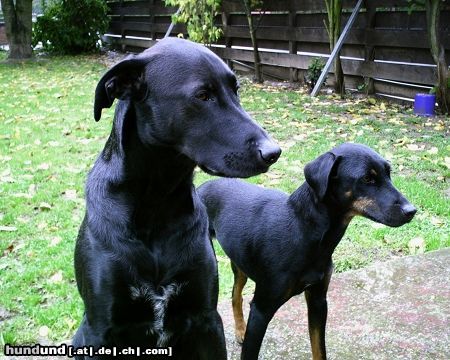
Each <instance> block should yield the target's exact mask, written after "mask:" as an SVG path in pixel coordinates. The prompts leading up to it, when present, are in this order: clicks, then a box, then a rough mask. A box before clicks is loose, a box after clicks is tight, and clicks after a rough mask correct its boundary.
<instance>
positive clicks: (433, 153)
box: [427, 146, 439, 155]
mask: <svg viewBox="0 0 450 360" xmlns="http://www.w3.org/2000/svg"><path fill="white" fill-rule="evenodd" d="M427 152H428V154H431V155H436V154H437V153H438V152H439V150H438V148H437V147H436V146H433V147H432V148H431V149H428V151H427Z"/></svg>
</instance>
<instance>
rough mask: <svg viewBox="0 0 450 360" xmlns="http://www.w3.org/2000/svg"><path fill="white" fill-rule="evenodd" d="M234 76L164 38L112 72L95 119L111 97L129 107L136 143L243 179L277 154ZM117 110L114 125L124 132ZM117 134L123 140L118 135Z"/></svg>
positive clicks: (192, 47) (212, 59) (202, 51)
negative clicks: (166, 149) (175, 153)
mask: <svg viewBox="0 0 450 360" xmlns="http://www.w3.org/2000/svg"><path fill="white" fill-rule="evenodd" d="M238 87H239V85H238V82H237V80H236V77H235V75H234V74H233V72H232V71H231V70H230V69H229V68H228V67H227V66H226V65H225V63H224V62H223V61H222V60H221V59H220V58H219V57H217V56H216V55H215V54H214V53H213V52H211V51H210V50H208V49H206V48H205V47H203V46H201V45H198V44H195V43H192V42H190V41H187V40H182V39H176V38H168V39H164V40H162V41H160V42H159V43H158V44H156V45H155V46H153V47H152V48H150V49H148V50H146V51H144V52H143V53H141V54H139V55H137V56H133V57H130V58H127V59H125V60H123V61H122V62H120V63H118V64H117V65H115V66H114V67H113V68H112V69H110V70H109V71H108V72H107V73H106V74H105V75H104V76H103V78H102V79H101V80H100V82H99V83H98V85H97V89H96V92H95V105H94V116H95V119H96V120H97V121H98V120H99V119H100V117H101V112H102V109H103V108H108V107H111V105H112V104H113V102H114V99H115V98H118V99H120V100H124V101H128V102H129V104H130V106H132V107H133V111H134V114H135V116H134V117H131V119H132V120H130V119H128V118H127V120H126V121H136V126H135V128H136V129H137V133H138V136H139V139H140V141H141V142H142V143H143V144H144V145H148V146H152V145H154V146H170V147H173V148H175V149H176V150H178V151H179V152H180V153H182V154H184V155H186V156H187V157H189V158H190V159H192V160H193V161H194V162H196V163H197V164H198V165H199V166H200V167H201V168H202V169H203V170H204V171H206V172H208V173H210V174H213V175H221V176H229V177H248V176H253V175H256V174H259V173H261V172H265V171H267V170H268V168H269V166H270V165H272V164H273V163H274V162H276V161H277V159H278V157H279V155H280V153H281V150H280V148H279V146H278V145H276V144H275V143H274V142H273V140H271V139H270V137H269V136H268V135H267V133H266V132H265V131H264V130H263V129H262V128H261V127H260V126H259V125H257V124H256V123H255V122H254V121H253V120H252V119H251V118H250V116H249V115H248V114H247V113H246V112H245V111H244V110H243V109H242V107H241V106H240V103H239V97H238ZM121 116H122V117H123V116H124V115H123V114H122V113H121V112H119V111H118V112H116V120H115V121H116V124H115V126H116V127H123V126H124V125H123V124H119V125H118V124H117V122H123V119H121V118H120V117H121ZM120 136H122V137H123V136H126V134H121V135H120Z"/></svg>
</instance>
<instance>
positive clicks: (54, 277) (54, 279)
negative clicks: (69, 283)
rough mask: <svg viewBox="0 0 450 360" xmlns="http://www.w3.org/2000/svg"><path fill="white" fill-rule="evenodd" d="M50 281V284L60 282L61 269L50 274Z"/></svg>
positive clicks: (61, 276)
mask: <svg viewBox="0 0 450 360" xmlns="http://www.w3.org/2000/svg"><path fill="white" fill-rule="evenodd" d="M49 281H50V283H52V284H56V283H60V282H62V281H63V274H62V271H61V270H59V271H57V272H56V273H54V274H53V275H52V276H50V279H49Z"/></svg>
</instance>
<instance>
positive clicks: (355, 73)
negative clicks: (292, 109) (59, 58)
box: [105, 0, 450, 99]
mask: <svg viewBox="0 0 450 360" xmlns="http://www.w3.org/2000/svg"><path fill="white" fill-rule="evenodd" d="M343 2H344V14H343V21H342V24H343V26H344V25H345V23H346V21H347V19H348V17H349V16H350V12H351V11H352V9H353V6H354V5H355V4H356V0H353V1H350V0H344V1H343ZM222 3H223V5H222V13H221V15H220V16H218V17H217V19H216V22H217V24H218V25H219V26H221V27H222V29H223V37H222V38H221V39H220V40H219V42H218V43H217V44H214V45H213V46H212V49H213V50H214V51H215V52H216V53H217V54H218V55H219V56H221V57H222V58H223V59H225V60H227V61H228V62H229V63H232V64H236V61H237V62H239V63H242V64H244V66H245V65H251V64H252V61H253V54H252V51H251V41H250V35H249V31H248V26H247V19H246V17H245V15H244V11H243V7H242V5H241V2H240V1H239V0H223V1H222ZM265 4H266V5H265V8H264V10H265V13H264V15H263V17H262V18H261V22H260V25H259V27H258V31H257V37H258V41H259V48H260V54H261V61H262V64H263V71H264V72H265V73H266V74H267V75H269V76H272V77H275V78H280V79H287V80H291V81H302V80H303V75H304V72H305V70H306V69H307V68H308V65H309V64H310V62H311V60H312V59H313V58H315V57H323V58H324V61H326V57H327V56H328V55H329V53H330V51H329V43H328V34H327V31H326V28H325V26H324V22H325V20H326V18H327V14H326V7H325V2H324V0H280V1H273V0H269V1H267V0H266V1H265ZM108 5H109V7H110V13H109V14H110V18H111V24H110V28H109V31H108V33H107V34H106V35H105V39H106V40H107V41H108V42H109V43H110V44H111V46H113V47H115V48H119V49H120V50H123V51H131V52H139V51H142V49H143V48H146V47H149V46H151V45H152V44H154V42H155V41H156V40H157V39H160V38H162V37H163V36H164V34H165V32H166V30H167V29H168V27H169V25H170V22H171V14H173V13H174V12H175V11H176V9H175V8H167V7H165V6H164V2H163V1H161V0H147V1H142V0H139V1H125V0H123V1H108ZM407 6H408V2H407V1H406V0H366V2H365V7H364V8H363V9H362V10H361V11H360V13H359V15H358V17H357V19H356V22H355V24H354V26H353V28H352V29H351V30H350V33H349V36H348V37H347V40H346V42H345V44H344V46H343V49H342V51H341V59H342V66H343V70H344V73H345V81H346V86H347V88H350V89H357V88H359V89H361V88H362V86H363V84H364V81H365V79H367V78H368V79H373V81H372V83H373V88H372V91H373V92H375V93H377V94H379V95H382V96H394V97H401V98H408V99H411V98H413V97H414V95H415V94H416V93H417V92H424V91H425V92H427V91H428V90H429V89H430V87H431V86H432V85H433V84H434V83H435V82H436V78H437V75H436V67H435V66H434V63H433V60H432V57H431V55H430V50H429V42H428V39H427V33H426V17H425V12H424V11H414V12H412V13H410V14H409V13H408V11H407ZM254 16H255V17H257V16H259V15H258V14H255V15H254ZM179 33H183V34H185V37H186V29H185V26H183V25H176V26H175V27H174V29H173V30H172V33H171V35H173V36H175V35H177V34H179ZM441 36H442V39H443V42H444V46H445V49H446V53H447V58H448V59H450V4H449V1H448V0H447V1H445V2H444V9H443V10H442V12H441ZM332 81H333V77H332V76H330V78H329V80H328V83H330V82H332Z"/></svg>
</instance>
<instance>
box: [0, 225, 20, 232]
mask: <svg viewBox="0 0 450 360" xmlns="http://www.w3.org/2000/svg"><path fill="white" fill-rule="evenodd" d="M0 231H7V232H13V231H17V228H16V227H15V226H0Z"/></svg>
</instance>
